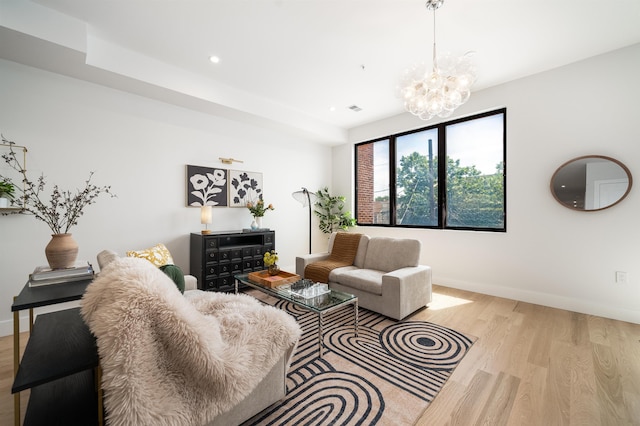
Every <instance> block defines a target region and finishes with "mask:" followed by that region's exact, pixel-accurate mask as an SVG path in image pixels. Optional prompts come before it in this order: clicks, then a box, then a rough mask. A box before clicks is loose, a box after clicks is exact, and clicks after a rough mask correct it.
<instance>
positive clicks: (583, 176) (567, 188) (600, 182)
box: [551, 155, 633, 211]
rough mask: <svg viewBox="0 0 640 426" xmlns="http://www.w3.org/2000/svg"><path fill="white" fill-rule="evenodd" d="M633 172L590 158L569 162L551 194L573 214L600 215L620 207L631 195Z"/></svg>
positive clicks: (597, 157) (561, 169) (602, 158)
mask: <svg viewBox="0 0 640 426" xmlns="http://www.w3.org/2000/svg"><path fill="white" fill-rule="evenodd" d="M632 183H633V180H632V178H631V172H629V169H627V167H626V166H625V165H624V164H622V163H621V162H620V161H618V160H615V159H613V158H609V157H605V156H602V155H586V156H584V157H578V158H574V159H573V160H570V161H567V162H566V163H564V164H563V165H562V166H560V167H559V168H558V170H556V172H555V173H554V174H553V176H552V177H551V193H552V194H553V196H554V197H555V199H556V200H558V202H559V203H560V204H562V205H563V206H565V207H568V208H570V209H572V210H581V211H596V210H603V209H606V208H609V207H611V206H614V205H616V204H618V203H619V202H620V201H622V200H623V199H624V198H625V197H626V196H627V194H628V193H629V191H630V190H631V185H632Z"/></svg>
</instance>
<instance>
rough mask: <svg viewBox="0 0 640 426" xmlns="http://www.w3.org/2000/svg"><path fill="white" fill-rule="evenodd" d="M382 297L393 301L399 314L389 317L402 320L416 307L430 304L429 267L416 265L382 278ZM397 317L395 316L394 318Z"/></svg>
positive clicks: (395, 313)
mask: <svg viewBox="0 0 640 426" xmlns="http://www.w3.org/2000/svg"><path fill="white" fill-rule="evenodd" d="M382 297H383V298H385V299H388V300H393V301H394V302H393V303H390V304H388V305H389V306H399V307H400V308H399V309H400V310H399V312H394V313H393V314H391V315H389V316H391V317H393V318H404V317H405V316H407V315H409V314H410V313H412V312H413V311H415V310H416V305H417V306H418V307H421V306H426V305H427V304H428V303H430V302H431V267H430V266H424V265H418V266H410V267H406V268H400V269H397V270H395V271H391V272H388V273H386V274H384V275H383V276H382ZM396 315H397V316H396Z"/></svg>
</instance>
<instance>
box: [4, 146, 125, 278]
mask: <svg viewBox="0 0 640 426" xmlns="http://www.w3.org/2000/svg"><path fill="white" fill-rule="evenodd" d="M2 143H3V144H4V145H8V146H9V147H10V149H9V153H8V154H3V155H2V159H4V161H5V163H7V165H8V166H9V167H10V168H12V169H13V170H15V171H16V172H18V173H20V175H21V176H22V181H23V183H24V187H22V188H21V187H14V189H17V190H18V192H20V193H21V194H20V197H16V198H14V205H15V206H16V207H18V208H19V209H20V210H19V211H17V213H24V214H30V215H33V216H35V218H36V219H38V220H41V221H43V222H45V223H46V224H47V225H48V226H49V228H50V229H51V231H52V235H51V241H50V242H49V244H48V245H47V247H46V248H45V254H46V256H47V261H48V262H49V266H50V267H51V269H62V268H69V267H71V266H73V264H74V263H75V261H76V257H77V255H78V244H77V243H76V242H75V240H74V239H73V238H72V236H71V234H70V233H69V230H70V229H71V227H73V226H74V225H77V224H78V219H79V218H80V216H82V215H83V214H84V209H85V208H86V207H87V206H88V205H89V204H94V203H95V202H96V201H95V199H96V198H97V197H98V196H100V195H101V194H103V193H105V194H109V195H110V196H111V197H115V195H114V194H113V193H112V192H111V187H110V186H96V185H94V184H93V183H91V177H92V176H93V172H91V173H90V174H89V178H88V179H87V180H86V181H85V185H84V188H83V189H77V190H76V192H75V193H73V192H71V191H69V190H63V189H60V188H59V187H58V185H53V190H52V191H51V195H50V196H49V200H46V199H45V197H44V194H43V192H44V189H45V187H46V185H47V184H46V181H45V177H44V175H40V177H39V178H38V179H37V180H36V181H32V180H31V179H29V178H28V176H27V171H26V170H25V168H24V167H23V165H22V164H20V161H19V160H18V158H17V156H16V152H15V151H14V150H13V145H15V143H14V142H11V141H8V140H6V139H5V138H4V136H3V137H2ZM0 179H1V180H2V181H4V182H7V180H8V179H7V178H6V177H4V176H2V175H0ZM10 213H16V212H10ZM10 213H5V212H3V213H2V214H3V215H5V214H10Z"/></svg>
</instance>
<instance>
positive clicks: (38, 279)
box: [29, 261, 93, 287]
mask: <svg viewBox="0 0 640 426" xmlns="http://www.w3.org/2000/svg"><path fill="white" fill-rule="evenodd" d="M91 278H93V266H91V264H90V263H89V262H87V261H78V262H76V264H75V265H74V266H72V267H71V268H65V269H51V268H49V267H48V266H38V267H37V268H36V269H34V271H33V273H31V274H29V287H38V286H41V285H49V284H60V283H67V282H71V281H82V280H88V279H91Z"/></svg>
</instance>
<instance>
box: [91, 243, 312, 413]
mask: <svg viewBox="0 0 640 426" xmlns="http://www.w3.org/2000/svg"><path fill="white" fill-rule="evenodd" d="M98 263H99V265H100V273H99V274H98V275H97V278H96V279H95V280H94V282H93V283H92V284H90V285H89V287H88V289H87V292H86V293H85V295H84V297H83V300H82V315H83V318H84V320H85V322H86V323H87V325H88V326H89V328H90V330H91V332H92V333H93V334H94V335H95V336H96V340H97V347H98V352H99V355H100V364H101V367H102V371H103V375H102V383H101V385H102V388H103V389H104V395H105V408H106V414H107V417H108V419H109V421H108V422H107V424H112V425H117V426H119V425H123V426H124V425H133V424H135V425H140V426H143V425H154V426H156V425H172V426H179V425H185V426H187V425H189V426H191V425H200V424H206V425H207V426H214V425H215V426H236V425H239V424H241V423H242V422H244V421H246V420H248V419H249V418H251V417H252V416H254V415H255V414H257V413H259V412H261V411H262V410H264V409H266V408H267V407H269V406H270V405H272V404H274V403H275V402H277V401H279V400H281V399H282V398H284V397H285V396H286V392H287V390H286V380H287V377H286V375H287V372H288V368H289V363H290V361H291V357H292V355H293V353H294V351H295V348H296V346H297V343H298V339H299V337H300V334H301V330H300V328H299V326H298V324H297V323H296V321H295V319H294V318H293V317H291V316H290V315H288V314H287V313H286V312H284V311H281V310H279V309H277V308H274V307H271V306H267V305H262V304H261V303H260V302H258V301H257V300H256V299H254V298H252V297H251V296H248V295H243V294H239V295H232V294H223V293H214V292H205V291H201V290H197V289H195V278H193V280H191V278H189V276H185V284H186V285H185V287H186V289H185V292H184V296H183V295H182V294H180V292H179V290H178V288H177V287H176V285H175V284H174V283H173V282H172V280H171V278H169V277H168V276H167V275H165V274H164V273H163V272H161V271H160V270H159V269H158V268H157V267H156V266H154V265H152V264H151V263H150V262H147V261H146V260H142V259H136V258H130V257H125V258H122V257H119V256H118V255H117V253H115V252H113V251H110V250H105V251H103V252H101V253H100V254H99V255H98ZM192 281H193V282H192Z"/></svg>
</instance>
